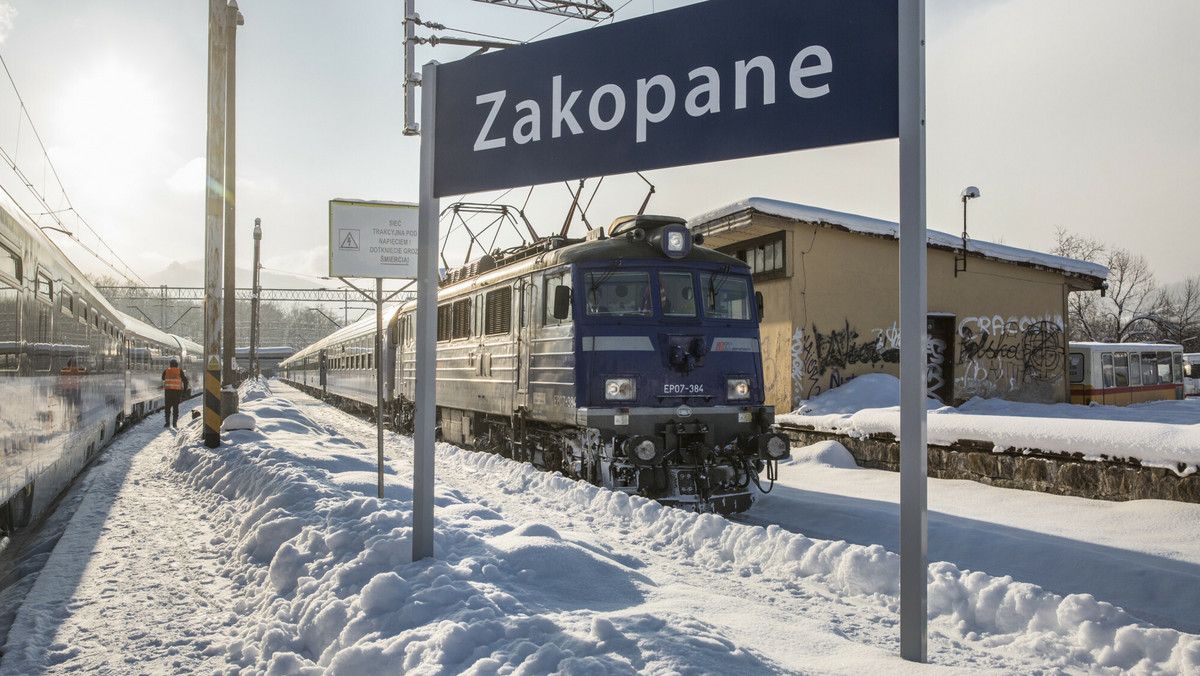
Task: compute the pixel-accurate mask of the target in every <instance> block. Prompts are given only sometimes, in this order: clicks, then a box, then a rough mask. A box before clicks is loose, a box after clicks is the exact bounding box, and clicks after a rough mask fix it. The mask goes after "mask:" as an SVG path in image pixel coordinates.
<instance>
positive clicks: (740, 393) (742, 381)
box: [725, 378, 750, 401]
mask: <svg viewBox="0 0 1200 676" xmlns="http://www.w3.org/2000/svg"><path fill="white" fill-rule="evenodd" d="M749 398H750V379H749V378H730V379H729V380H727V381H725V400H726V401H736V400H738V399H749Z"/></svg>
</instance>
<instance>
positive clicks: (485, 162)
mask: <svg viewBox="0 0 1200 676" xmlns="http://www.w3.org/2000/svg"><path fill="white" fill-rule="evenodd" d="M897 11H898V10H897V3H896V0H710V1H709V2H704V3H700V4H696V5H690V6H687V7H683V8H680V9H676V10H671V11H667V12H660V13H658V14H652V15H650V16H645V17H641V18H638V19H632V20H629V21H622V22H619V23H615V24H611V25H608V26H601V27H598V28H593V29H590V30H586V31H582V32H578V33H573V34H571V35H566V36H563V37H559V38H553V39H549V40H544V41H541V42H536V43H532V44H528V45H522V46H519V47H513V48H510V49H507V50H504V51H502V52H496V53H491V54H482V55H478V56H472V57H468V58H465V59H462V60H460V61H456V62H453V63H448V64H444V65H441V66H439V67H438V72H437V91H436V99H435V104H436V119H435V131H434V134H435V136H436V140H435V158H434V166H435V171H434V184H433V191H434V195H435V196H437V197H441V196H445V195H458V194H463V193H470V192H478V191H482V190H491V189H500V188H507V187H513V186H521V185H534V184H538V183H547V182H551V181H560V180H567V179H572V178H585V177H592V176H604V175H613V174H620V173H627V172H631V171H635V170H641V169H657V168H662V167H672V166H680V165H685V164H697V163H702V162H713V161H718V160H727V159H734V158H738V157H751V156H755V155H765V154H772V153H780V152H786V151H791V150H801V149H804V148H816V147H822V146H831V145H841V144H846V143H857V142H862V141H872V140H878V139H885V138H895V137H897V136H898V135H899V123H898V113H897V111H898V96H899V87H898V78H897V69H898V60H897V46H898V45H897V43H898V25H897V20H898V19H897Z"/></svg>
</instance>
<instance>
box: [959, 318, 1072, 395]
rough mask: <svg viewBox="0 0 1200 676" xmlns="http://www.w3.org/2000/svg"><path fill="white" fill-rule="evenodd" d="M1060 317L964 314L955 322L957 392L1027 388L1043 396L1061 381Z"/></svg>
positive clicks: (1006, 391)
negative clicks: (957, 342) (956, 333)
mask: <svg viewBox="0 0 1200 676" xmlns="http://www.w3.org/2000/svg"><path fill="white" fill-rule="evenodd" d="M1064 336H1065V334H1064V332H1063V321H1062V317H1061V316H1057V315H1055V316H1044V317H1008V318H1004V317H1000V316H990V317H987V316H979V317H967V318H965V319H963V320H962V321H961V322H959V325H958V338H959V342H960V345H961V347H960V350H959V358H958V363H959V371H960V374H961V375H960V376H959V377H958V378H957V379H956V380H955V390H956V395H957V396H959V397H963V398H965V397H970V396H984V397H986V396H996V395H999V394H1010V393H1014V392H1019V391H1022V390H1024V389H1026V388H1030V389H1031V394H1033V395H1034V396H1036V397H1042V398H1044V397H1045V396H1046V394H1045V393H1046V392H1048V391H1049V390H1048V387H1049V386H1055V385H1057V384H1059V383H1061V382H1062V379H1063V358H1064V357H1063V351H1064V349H1065V347H1066V343H1065V342H1064V341H1065V337H1064Z"/></svg>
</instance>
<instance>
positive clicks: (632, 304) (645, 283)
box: [584, 270, 654, 317]
mask: <svg viewBox="0 0 1200 676" xmlns="http://www.w3.org/2000/svg"><path fill="white" fill-rule="evenodd" d="M584 285H585V287H586V289H587V313H588V314H589V315H592V316H597V317H630V316H647V317H648V316H650V315H652V314H654V308H653V306H652V305H651V302H650V274H649V273H647V272H627V271H621V272H618V271H616V270H606V271H603V272H589V273H587V275H586V277H585V280H584Z"/></svg>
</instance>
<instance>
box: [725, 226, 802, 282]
mask: <svg viewBox="0 0 1200 676" xmlns="http://www.w3.org/2000/svg"><path fill="white" fill-rule="evenodd" d="M783 245H784V233H783V232H782V231H780V232H776V233H774V234H771V235H766V236H764V237H757V238H755V239H750V240H746V241H745V242H738V243H737V244H733V245H730V246H727V247H724V248H722V249H721V251H722V252H723V253H727V254H730V255H732V256H734V257H736V258H737V259H738V260H740V261H743V262H744V263H745V264H746V265H748V266H750V272H752V273H753V274H754V281H756V282H762V281H766V280H770V279H778V278H780V277H784V276H786V275H787V260H786V257H785V255H784V251H785V249H784V246H783Z"/></svg>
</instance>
